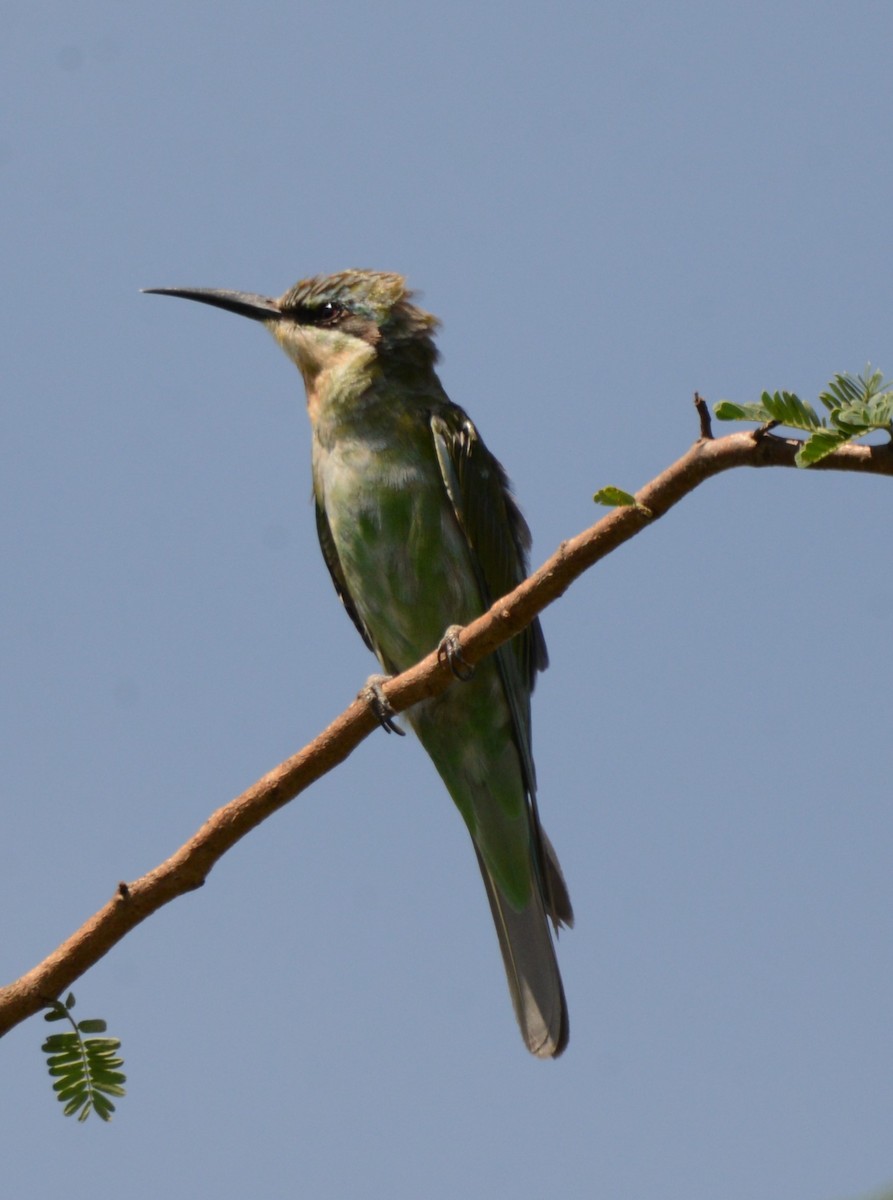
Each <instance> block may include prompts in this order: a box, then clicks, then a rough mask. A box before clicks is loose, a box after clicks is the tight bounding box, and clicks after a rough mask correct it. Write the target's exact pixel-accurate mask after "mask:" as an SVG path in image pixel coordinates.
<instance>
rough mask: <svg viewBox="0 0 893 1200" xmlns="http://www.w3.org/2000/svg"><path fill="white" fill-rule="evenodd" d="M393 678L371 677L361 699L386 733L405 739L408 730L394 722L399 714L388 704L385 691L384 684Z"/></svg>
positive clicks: (361, 694) (383, 676) (384, 676)
mask: <svg viewBox="0 0 893 1200" xmlns="http://www.w3.org/2000/svg"><path fill="white" fill-rule="evenodd" d="M392 678H393V676H391V675H370V676H369V678H368V679H367V680H366V683H365V685H364V687H363V690H362V691H361V692H360V696H359V698H360V700H365V701H366V703H367V704H368V705H369V707H370V708H371V709H372V711H373V712H374V713H375V718H376V720H377V721H378V723H379V725H380V726H381V727H382V729H383V730H384V731H385V733H397V734H399V735H400V737H405V736H406V730H404V729H401V728H400V726H399V725H398V724H397V722H396V721H395V720H394V718H395V716H396V715H397V714H396V713H395V712H394V710H393V709H392V708H391V706H390V704H389V703H388V698H387V696H386V695H385V694H384V690H383V687H384V684H386V683H387V682H388V681H389V680H390V679H392Z"/></svg>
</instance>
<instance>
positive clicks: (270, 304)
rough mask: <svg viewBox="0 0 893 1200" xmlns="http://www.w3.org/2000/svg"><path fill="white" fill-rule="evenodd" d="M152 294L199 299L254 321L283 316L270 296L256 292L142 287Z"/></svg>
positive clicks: (276, 318) (270, 319)
mask: <svg viewBox="0 0 893 1200" xmlns="http://www.w3.org/2000/svg"><path fill="white" fill-rule="evenodd" d="M141 290H142V291H143V292H146V293H147V294H148V295H150V296H180V297H181V298H182V299H183V300H198V302H199V303H200V304H213V305H214V307H215V308H225V309H226V311H227V312H234V313H238V315H239V316H240V317H250V318H251V320H252V321H276V320H278V319H279V318H280V317H281V316H282V312H281V311H280V308H279V305H278V304H277V302H276V301H275V300H271V299H270V298H269V297H268V296H258V295H257V294H256V293H255V292H230V291H227V290H226V289H225V288H142V289H141Z"/></svg>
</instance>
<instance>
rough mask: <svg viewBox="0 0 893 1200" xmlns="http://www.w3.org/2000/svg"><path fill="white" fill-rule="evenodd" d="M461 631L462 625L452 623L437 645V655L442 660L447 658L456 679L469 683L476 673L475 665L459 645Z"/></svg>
mask: <svg viewBox="0 0 893 1200" xmlns="http://www.w3.org/2000/svg"><path fill="white" fill-rule="evenodd" d="M461 632H462V626H461V625H451V626H450V627H449V629H448V630H447V631H446V633H445V634H444V635H443V637H442V638H441V639H440V644H439V645H438V647H437V657H438V659H439V660H440V661H441V662H443V660H444V659H446V661H447V662H448V663H449V666H450V670H451V671H452V672H453V675H454V676H455V677H456V679H458V680H459V681H460V682H461V683H468V681H469V679H471V677H472V675H474V666H473V665H472V664H471V663H470V662H468V661H466V659H465V657H464V655H463V654H462V647H461V646H460V645H459V634H460V633H461Z"/></svg>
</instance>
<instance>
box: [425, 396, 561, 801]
mask: <svg viewBox="0 0 893 1200" xmlns="http://www.w3.org/2000/svg"><path fill="white" fill-rule="evenodd" d="M431 432H432V434H433V436H434V447H435V450H436V453H437V461H438V463H439V465H440V472H441V475H442V476H443V482H444V486H445V487H446V490H447V494H448V496H449V498H450V502H451V503H452V506H453V511H454V512H455V514H456V520H457V521H458V523H459V527H460V528H461V530H462V532H463V533H464V534H465V538H466V540H467V542H468V546H469V549H470V551H471V561H472V564H473V567H474V571H475V574H476V576H477V582H478V587H479V589H480V593H481V603H482V607H483V608H489V606H490V605H491V604H493V602H494V601H496V600H498V599H499V597H500V596H504V595H505V594H506V593H507V592H510V591H511V590H512V589H513V588H515V587H516V586H517V585H518V584H519V583H520V582H521V581H522V580H523V579H524V578H525V577H526V574H527V553H528V550H529V549H530V530H529V529H528V527H527V522H526V521H525V520H524V518H523V516H522V515H521V510H520V509H519V508H518V505H517V504H516V503H515V498H514V496H512V493H511V489H510V486H509V481H508V477H507V475H506V473H505V471H504V470H503V468H502V466H501V464H500V463H499V462H498V461H497V459H495V458H494V457H493V455H492V454H491V453H490V451H489V450H488V449H487V447H486V446H485V445H484V443H483V442H482V441H481V439H480V436H479V435H478V432H477V430H476V429H475V427H474V425H473V424H472V422H471V421H470V419H469V418H468V417H467V416H466V414H465V413H464V412H463V411H462V409H460V408H458V407H457V406H455V405H450V407H449V408H446V407H444V408H442V409H440V410H439V411H438V412H436V413H435V414H434V415H433V416H432V417H431ZM496 656H497V661H498V663H499V670H500V674H501V675H502V681H503V686H504V688H505V693H506V698H507V700H508V702H509V705H510V706H511V709H512V715H513V718H514V724H515V731H516V740H517V743H518V750H519V752H520V754H521V760H522V763H523V765H524V772H525V776H526V780H525V782H526V783H527V790H528V792H529V793H530V795H531V797H533V795H534V793H535V790H536V777H535V772H534V767H533V757H532V754H531V750H530V692H531V691H532V690H533V685H534V680H535V678H536V673H537V671H542V670H544V669H545V668H546V666H547V665H548V662H549V659H548V655H547V653H546V642H545V639H544V638H543V631H542V627H541V626H540V623H539V620H534V621H533V622H532V623H531V624H530V625H528V627H527V628H526V629H525V630H524V631H523V632H522V633H519V634H518V636H517V637H515V638H513V639H512V641H511V642H510V643H509V644H508V645H507V646H502V647H500V649H499V650H497V651H496Z"/></svg>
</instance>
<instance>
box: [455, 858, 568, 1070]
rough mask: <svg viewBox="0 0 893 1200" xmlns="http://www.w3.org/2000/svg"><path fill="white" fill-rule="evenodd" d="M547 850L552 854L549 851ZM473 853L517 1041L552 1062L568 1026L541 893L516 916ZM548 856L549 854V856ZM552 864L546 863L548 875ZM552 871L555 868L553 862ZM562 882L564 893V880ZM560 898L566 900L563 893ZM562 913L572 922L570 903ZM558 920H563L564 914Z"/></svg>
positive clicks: (562, 1045)
mask: <svg viewBox="0 0 893 1200" xmlns="http://www.w3.org/2000/svg"><path fill="white" fill-rule="evenodd" d="M548 849H549V850H551V846H549V847H548ZM475 852H476V853H477V857H478V864H479V865H480V868H481V875H482V876H483V877H484V887H485V888H486V889H487V899H488V900H489V901H490V910H491V912H492V913H493V922H494V924H495V925H496V933H497V936H498V938H499V949H500V950H501V951H502V961H503V963H504V965H505V974H506V978H507V979H508V985H509V992H510V994H511V997H512V1005H513V1007H514V1009H515V1016H516V1017H517V1019H518V1024H519V1026H520V1027H521V1036H522V1037H523V1038H524V1041H525V1042H526V1043H527V1049H528V1050H529V1051H530V1052H531V1054H535V1055H536V1056H537V1057H538V1058H557V1057H558V1055H559V1054H561V1052H562V1050H564V1048H565V1046H566V1045H567V1040H568V1035H569V1033H570V1026H569V1023H568V1016H567V1003H566V1001H565V998H564V987H563V985H562V982H561V975H560V974H559V971H558V962H557V960H556V958H555V948H554V946H553V944H552V934H551V932H550V930H549V924H548V920H547V918H546V909H545V906H544V904H543V900H542V896H541V894H540V889H539V887H533V888H531V898H530V903H529V904H528V905H527V907H526V908H524V909H522V910H520V911H518V910H516V909H514V908H512V906H511V905H510V904H509V903H508V901H507V900H506V899H505V897H504V896H503V895H502V893H501V892H500V890H499V888H498V886H497V885H496V883H495V882H494V881H493V879H492V878H491V876H490V872H489V871H488V870H487V867H486V864H485V863H484V860H483V858H482V856H481V854H480V852H479V851H478V849H477V847H475ZM547 853H548V851H547ZM552 853H553V855H554V851H553V852H552ZM551 865H552V864H551V863H549V865H548V867H547V872H548V870H549V869H550V868H551ZM555 866H556V869H557V861H556V862H555ZM558 877H559V878H560V872H559V876H558ZM561 883H562V888H563V880H562V881H561ZM564 894H565V897H566V891H565V893H564ZM567 910H568V913H569V914H570V921H572V920H573V914H572V913H570V904H569V902H568V904H567ZM553 915H554V916H555V917H556V918H557V917H558V916H559V914H553ZM560 917H561V919H567V918H566V915H565V913H561V914H560ZM570 921H568V924H570Z"/></svg>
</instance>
